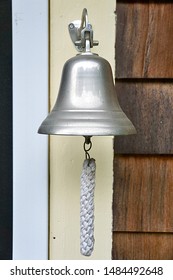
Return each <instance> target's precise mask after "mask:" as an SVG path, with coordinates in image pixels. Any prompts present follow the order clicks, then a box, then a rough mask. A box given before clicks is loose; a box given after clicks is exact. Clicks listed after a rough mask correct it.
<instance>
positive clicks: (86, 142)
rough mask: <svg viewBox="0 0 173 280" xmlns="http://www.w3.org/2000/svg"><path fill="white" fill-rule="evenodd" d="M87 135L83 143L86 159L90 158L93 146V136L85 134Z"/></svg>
mask: <svg viewBox="0 0 173 280" xmlns="http://www.w3.org/2000/svg"><path fill="white" fill-rule="evenodd" d="M84 137H85V142H84V144H83V148H84V152H85V159H88V160H90V159H91V157H90V154H89V153H88V152H89V151H90V150H91V148H92V142H91V137H92V136H84ZM86 145H89V147H86Z"/></svg>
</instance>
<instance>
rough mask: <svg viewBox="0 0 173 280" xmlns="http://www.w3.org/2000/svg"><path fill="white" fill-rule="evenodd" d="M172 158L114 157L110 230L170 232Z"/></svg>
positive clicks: (171, 226)
mask: <svg viewBox="0 0 173 280" xmlns="http://www.w3.org/2000/svg"><path fill="white" fill-rule="evenodd" d="M172 169H173V157H169V156H158V157H157V156H152V157H151V156H118V157H117V156H115V159H114V194H113V213H114V215H113V230H114V231H142V232H173V172H172Z"/></svg>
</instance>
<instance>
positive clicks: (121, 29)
mask: <svg viewBox="0 0 173 280" xmlns="http://www.w3.org/2000/svg"><path fill="white" fill-rule="evenodd" d="M129 2H130V3H129ZM172 14H173V3H170V2H168V1H166V2H165V1H118V4H117V33H116V34H117V35H116V77H117V78H143V77H144V78H173V51H172V46H173V35H172V34H173V17H172Z"/></svg>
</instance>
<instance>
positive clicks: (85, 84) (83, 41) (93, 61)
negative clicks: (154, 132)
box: [38, 22, 136, 136]
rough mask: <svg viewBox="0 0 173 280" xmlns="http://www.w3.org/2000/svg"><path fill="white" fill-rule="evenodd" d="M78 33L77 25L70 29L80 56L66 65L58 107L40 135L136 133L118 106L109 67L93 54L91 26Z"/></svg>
mask: <svg viewBox="0 0 173 280" xmlns="http://www.w3.org/2000/svg"><path fill="white" fill-rule="evenodd" d="M80 24H81V23H80ZM81 26H83V22H82V24H81ZM79 29H80V30H81V27H80V28H79V26H78V24H77V23H76V22H74V23H71V24H70V25H69V30H70V32H71V37H72V40H73V41H74V43H75V45H76V48H77V50H78V51H80V52H81V53H80V54H77V55H76V56H75V57H73V58H71V59H69V60H68V61H67V62H66V63H65V65H64V68H63V72H62V78H61V83H60V89H59V94H58V97H57V100H56V103H55V105H54V107H53V110H52V111H51V112H50V114H49V115H48V116H47V118H46V119H45V120H44V121H43V123H42V124H41V126H40V128H39V130H38V133H41V134H58V135H83V136H94V135H127V134H134V133H136V130H135V127H134V126H133V124H132V123H131V121H130V120H129V119H128V118H127V116H126V115H125V113H124V112H123V111H122V109H121V107H120V105H119V103H118V99H117V96H116V93H115V86H114V83H113V76H112V70H111V66H110V64H109V63H108V61H107V60H105V59H104V58H101V57H99V56H98V55H97V54H94V53H91V51H90V48H91V47H92V46H93V45H97V44H98V42H96V41H93V38H92V32H91V30H92V27H91V25H90V24H87V23H85V28H83V30H82V32H81V34H80V36H79V35H78V34H79ZM77 36H79V37H77ZM82 36H83V37H82Z"/></svg>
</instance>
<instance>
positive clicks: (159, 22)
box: [112, 1, 173, 260]
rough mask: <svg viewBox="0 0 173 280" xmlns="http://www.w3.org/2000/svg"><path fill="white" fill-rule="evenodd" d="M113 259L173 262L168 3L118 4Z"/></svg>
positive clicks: (172, 60) (171, 24) (172, 62)
mask: <svg viewBox="0 0 173 280" xmlns="http://www.w3.org/2000/svg"><path fill="white" fill-rule="evenodd" d="M116 13H117V30H116V49H115V53H116V94H117V96H118V99H119V102H120V105H121V107H122V108H123V110H124V112H125V113H126V114H127V116H128V117H129V118H130V119H131V121H132V122H133V124H134V125H135V127H136V129H137V135H130V136H118V137H115V140H114V193H113V248H112V258H113V259H124V260H127V259H129V260H135V259H149V260H152V259H158V260H159V259H163V260H172V259H173V203H172V201H173V51H172V50H173V49H172V46H173V17H172V14H173V3H171V2H170V1H117V11H116Z"/></svg>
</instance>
